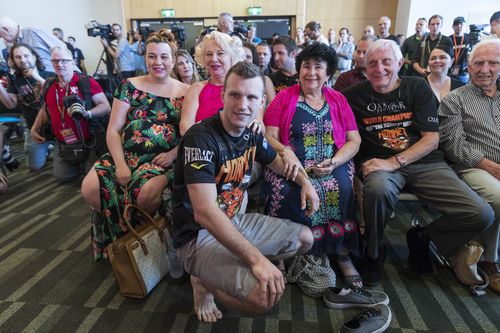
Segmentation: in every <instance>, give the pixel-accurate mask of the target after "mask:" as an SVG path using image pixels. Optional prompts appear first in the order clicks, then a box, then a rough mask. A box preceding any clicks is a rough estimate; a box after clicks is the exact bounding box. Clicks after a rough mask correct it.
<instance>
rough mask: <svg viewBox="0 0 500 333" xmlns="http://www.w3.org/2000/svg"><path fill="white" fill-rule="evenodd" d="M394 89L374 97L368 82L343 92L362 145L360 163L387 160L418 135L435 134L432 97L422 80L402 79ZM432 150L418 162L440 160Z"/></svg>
mask: <svg viewBox="0 0 500 333" xmlns="http://www.w3.org/2000/svg"><path fill="white" fill-rule="evenodd" d="M400 80H401V81H400V84H399V87H398V88H396V89H395V90H393V91H391V92H388V93H385V94H378V93H377V92H375V91H374V90H373V89H372V87H371V85H370V83H369V82H365V83H361V84H359V85H356V86H353V87H350V88H348V89H346V90H344V91H343V94H344V96H345V97H346V98H347V100H348V102H349V105H350V106H351V108H352V111H353V112H354V116H355V117H356V123H357V124H358V129H359V133H360V135H361V139H362V142H363V143H362V144H361V146H360V150H359V157H360V158H361V161H366V160H367V159H370V158H389V157H392V156H394V155H395V154H396V153H398V152H402V151H404V150H406V149H408V148H409V147H411V146H412V145H414V144H415V143H416V142H417V141H419V140H420V139H421V138H422V134H421V132H437V131H438V128H439V125H438V118H437V110H436V103H435V100H434V94H433V92H432V90H431V89H430V87H429V85H428V84H427V83H426V82H425V80H424V79H422V78H418V77H402V78H401V79H400ZM441 158H442V153H440V152H439V151H437V150H435V151H433V152H431V153H430V154H428V155H426V156H424V157H422V158H421V159H420V160H419V163H427V162H431V161H438V160H441Z"/></svg>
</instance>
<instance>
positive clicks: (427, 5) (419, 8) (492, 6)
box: [397, 0, 500, 36]
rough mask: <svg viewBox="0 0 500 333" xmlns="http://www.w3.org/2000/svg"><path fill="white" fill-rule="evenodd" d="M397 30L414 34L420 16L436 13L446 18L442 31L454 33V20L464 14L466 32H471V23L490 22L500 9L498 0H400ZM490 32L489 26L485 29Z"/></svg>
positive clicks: (446, 33)
mask: <svg viewBox="0 0 500 333" xmlns="http://www.w3.org/2000/svg"><path fill="white" fill-rule="evenodd" d="M399 6H400V7H404V8H401V9H400V8H398V26H397V30H398V31H399V32H400V33H402V34H407V35H408V36H409V35H413V34H414V33H415V23H416V22H417V19H418V18H419V17H425V18H427V19H429V18H430V17H431V16H432V15H434V14H440V15H441V16H443V18H444V22H443V28H442V32H443V33H444V34H445V35H451V34H453V28H452V25H453V20H454V19H455V17H457V16H463V17H464V18H465V19H466V20H467V23H466V26H465V27H464V28H465V32H469V24H489V23H490V17H491V15H492V14H493V13H494V12H496V11H497V10H499V8H500V2H499V1H498V0H475V1H474V2H473V4H472V5H471V1H470V0H454V1H453V3H452V4H450V1H435V0H399ZM484 31H485V32H489V31H490V28H489V26H488V27H487V28H486V29H485V30H484Z"/></svg>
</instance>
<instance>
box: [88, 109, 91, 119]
mask: <svg viewBox="0 0 500 333" xmlns="http://www.w3.org/2000/svg"><path fill="white" fill-rule="evenodd" d="M87 112H88V113H89V118H88V119H92V112H90V111H87Z"/></svg>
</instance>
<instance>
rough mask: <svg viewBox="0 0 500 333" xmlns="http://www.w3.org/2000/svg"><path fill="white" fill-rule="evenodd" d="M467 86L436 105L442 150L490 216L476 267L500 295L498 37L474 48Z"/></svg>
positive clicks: (499, 85) (482, 235) (499, 60)
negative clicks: (489, 209)
mask: <svg viewBox="0 0 500 333" xmlns="http://www.w3.org/2000/svg"><path fill="white" fill-rule="evenodd" d="M469 74H470V76H471V82H470V83H469V84H468V85H466V86H464V87H461V88H459V89H456V90H454V91H452V92H450V93H449V94H448V95H447V96H445V98H444V99H443V100H442V102H441V105H440V107H439V117H440V126H439V129H440V131H439V134H440V136H441V145H442V149H443V150H444V151H445V153H446V156H447V157H448V158H449V160H450V161H451V162H452V163H453V165H454V167H455V170H456V172H457V173H458V175H459V176H460V178H462V179H463V180H464V181H465V182H466V183H467V184H469V186H471V187H472V189H473V190H474V191H476V192H477V193H478V194H479V195H480V196H481V197H483V198H484V199H485V200H486V201H487V202H488V203H489V204H490V205H491V207H492V208H493V211H494V212H495V222H494V225H493V226H492V227H490V228H489V229H488V230H489V232H488V233H482V234H481V243H482V244H483V245H484V247H485V249H484V250H485V251H484V259H485V261H483V262H479V263H478V265H479V267H480V268H482V269H483V270H484V271H485V272H486V274H487V275H488V276H489V279H490V284H489V286H490V288H491V289H493V290H495V291H496V292H500V264H499V263H498V234H499V229H500V227H499V225H500V81H499V78H498V76H499V75H500V39H490V40H486V41H483V42H480V43H479V44H476V46H475V47H474V49H473V50H472V53H471V54H470V58H469Z"/></svg>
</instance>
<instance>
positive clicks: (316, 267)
mask: <svg viewBox="0 0 500 333" xmlns="http://www.w3.org/2000/svg"><path fill="white" fill-rule="evenodd" d="M286 279H287V281H288V282H290V283H296V284H297V285H298V286H299V288H300V289H302V291H303V292H304V294H306V295H307V296H310V297H323V295H324V294H325V292H326V291H327V290H328V288H330V287H335V280H336V279H335V272H334V271H333V269H332V268H331V266H330V261H329V260H328V257H327V256H326V255H321V256H314V255H312V254H298V255H295V256H294V257H293V258H292V261H291V263H290V265H289V267H288V270H287V274H286Z"/></svg>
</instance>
